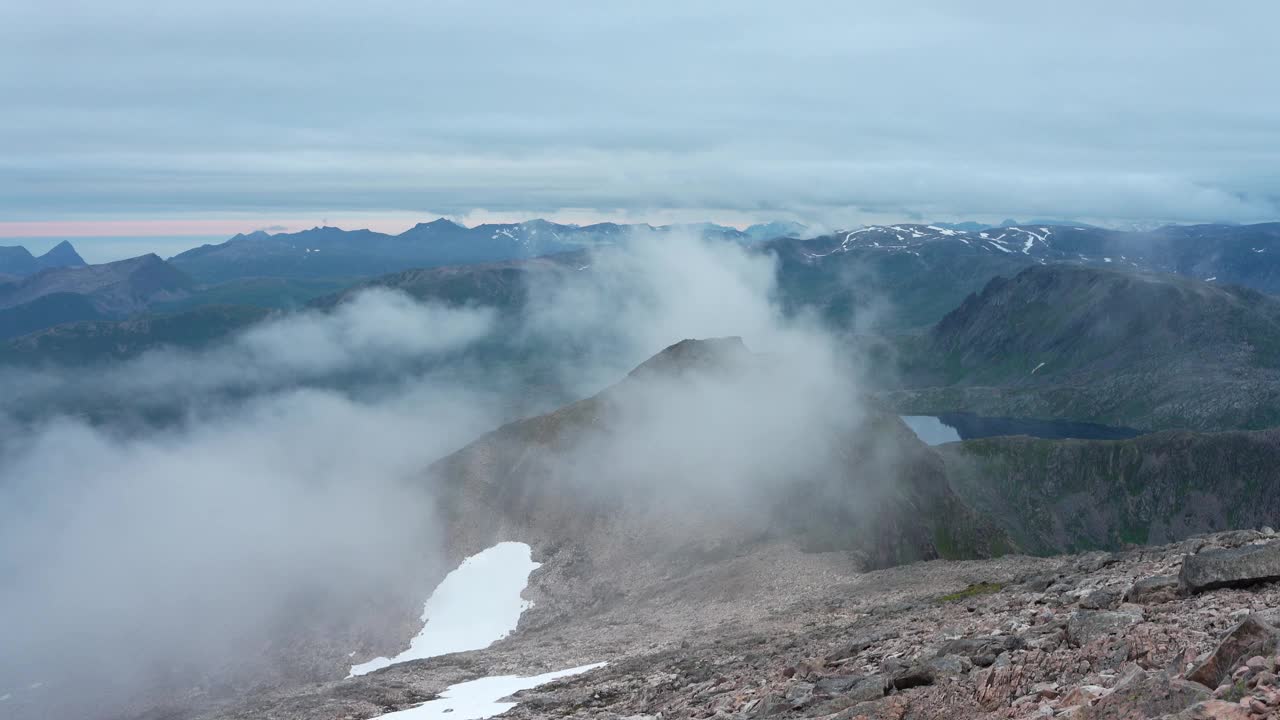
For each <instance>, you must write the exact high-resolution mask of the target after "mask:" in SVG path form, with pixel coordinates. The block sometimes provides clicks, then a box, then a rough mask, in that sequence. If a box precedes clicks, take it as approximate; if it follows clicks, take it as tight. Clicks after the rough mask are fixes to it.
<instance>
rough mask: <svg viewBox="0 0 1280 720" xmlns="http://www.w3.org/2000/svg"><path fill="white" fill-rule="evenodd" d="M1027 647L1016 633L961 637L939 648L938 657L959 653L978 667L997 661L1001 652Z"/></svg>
mask: <svg viewBox="0 0 1280 720" xmlns="http://www.w3.org/2000/svg"><path fill="white" fill-rule="evenodd" d="M1022 647H1025V643H1024V642H1023V641H1022V639H1021V638H1019V637H1017V636H1014V635H992V636H990V637H975V638H961V639H959V640H952V641H950V642H948V643H946V644H944V645H943V646H942V647H940V648H938V657H940V658H942V657H946V656H948V655H958V656H960V657H964V658H968V659H969V661H970V662H972V663H973V664H974V665H977V666H978V667H988V666H989V665H991V663H993V662H995V661H996V658H997V657H999V656H1000V653H1002V652H1005V651H1007V650H1017V649H1020V648H1022Z"/></svg>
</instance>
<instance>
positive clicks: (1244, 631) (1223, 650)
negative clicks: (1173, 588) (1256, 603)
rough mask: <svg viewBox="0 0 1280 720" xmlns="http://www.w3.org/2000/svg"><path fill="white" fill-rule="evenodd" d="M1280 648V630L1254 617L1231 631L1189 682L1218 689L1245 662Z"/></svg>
mask: <svg viewBox="0 0 1280 720" xmlns="http://www.w3.org/2000/svg"><path fill="white" fill-rule="evenodd" d="M1278 647H1280V630H1278V629H1276V628H1275V627H1274V626H1272V625H1271V624H1269V623H1267V622H1265V621H1263V620H1262V618H1260V617H1258V616H1257V615H1250V616H1249V617H1247V618H1245V619H1244V622H1242V623H1240V624H1239V625H1237V626H1235V627H1234V628H1232V629H1231V631H1230V632H1228V633H1227V634H1226V635H1225V636H1224V637H1223V638H1222V640H1221V641H1220V642H1219V643H1218V646H1217V647H1215V648H1214V649H1213V652H1211V653H1209V657H1208V658H1205V661H1204V662H1202V663H1200V664H1199V665H1198V666H1196V667H1194V668H1192V670H1191V672H1189V673H1187V679H1188V680H1192V681H1194V682H1198V683H1200V684H1201V685H1203V686H1205V687H1207V688H1216V687H1218V686H1219V685H1220V684H1222V681H1223V680H1225V679H1226V678H1228V677H1230V676H1231V672H1232V671H1233V670H1235V669H1236V667H1238V666H1239V665H1240V664H1241V663H1243V662H1245V661H1246V660H1247V659H1249V658H1251V657H1253V656H1255V655H1270V654H1274V653H1275V652H1276V649H1277V648H1278Z"/></svg>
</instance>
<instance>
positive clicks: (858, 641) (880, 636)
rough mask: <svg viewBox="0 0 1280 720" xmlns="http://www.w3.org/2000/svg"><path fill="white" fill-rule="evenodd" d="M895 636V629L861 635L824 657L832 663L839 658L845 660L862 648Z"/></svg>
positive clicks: (896, 634) (896, 635)
mask: <svg viewBox="0 0 1280 720" xmlns="http://www.w3.org/2000/svg"><path fill="white" fill-rule="evenodd" d="M896 637H898V632H897V631H895V630H890V631H885V632H878V633H871V634H868V635H861V636H858V637H856V638H854V639H853V640H851V641H849V642H848V643H845V644H844V645H842V646H841V647H840V648H839V649H837V650H835V651H834V652H831V653H829V654H828V655H827V657H826V658H825V660H826V661H827V662H828V663H833V662H836V661H839V660H847V659H848V658H851V657H854V656H856V655H857V654H858V653H860V652H862V651H863V650H866V649H868V648H870V647H873V646H875V645H877V644H879V643H882V642H884V641H885V640H892V639H894V638H896Z"/></svg>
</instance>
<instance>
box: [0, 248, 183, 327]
mask: <svg viewBox="0 0 1280 720" xmlns="http://www.w3.org/2000/svg"><path fill="white" fill-rule="evenodd" d="M192 284H193V283H192V282H191V279H190V278H188V277H187V276H186V275H184V274H183V273H181V272H180V271H178V270H177V269H176V268H174V267H173V266H172V265H170V264H169V263H166V262H165V261H164V260H161V259H160V258H159V257H157V256H156V255H154V254H151V255H143V256H141V257H136V258H130V259H128V260H117V261H116V262H111V263H103V264H101V265H84V266H81V267H62V268H53V269H49V270H42V271H40V272H38V273H36V274H34V275H31V276H29V277H26V278H23V279H22V280H20V281H18V282H15V283H10V284H8V285H5V286H0V309H4V308H12V307H16V306H18V305H22V304H24V303H29V302H31V301H33V300H35V299H37V298H40V297H43V296H45V295H50V294H53V293H75V294H77V295H85V296H87V297H89V298H90V299H91V300H92V301H93V304H94V306H95V307H96V308H98V310H100V311H101V312H103V313H104V314H108V315H126V314H129V313H132V312H137V311H138V310H142V309H145V307H146V305H147V303H149V302H151V301H153V300H156V299H159V298H165V297H176V296H179V295H181V294H183V293H185V292H187V291H189V290H190V288H191V286H192Z"/></svg>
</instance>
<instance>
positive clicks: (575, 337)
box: [0, 235, 861, 711]
mask: <svg viewBox="0 0 1280 720" xmlns="http://www.w3.org/2000/svg"><path fill="white" fill-rule="evenodd" d="M587 264H588V265H589V267H587V268H586V269H584V270H579V269H572V270H568V271H566V272H565V273H563V274H560V273H556V274H551V275H546V276H536V279H535V280H533V281H532V282H533V284H532V285H531V287H530V288H529V298H530V300H529V303H528V304H527V306H526V307H525V308H524V309H523V311H522V313H521V314H520V316H519V323H518V326H517V327H515V328H514V329H513V328H512V324H511V323H512V322H515V321H516V318H515V317H506V318H499V317H498V315H497V314H496V311H494V310H492V309H487V308H483V307H455V306H446V305H442V304H438V303H423V302H420V301H416V300H413V299H411V298H409V297H408V296H406V295H403V294H401V293H399V292H395V291H391V290H371V291H366V292H363V293H361V294H359V295H357V296H355V297H354V298H353V299H352V300H350V301H348V302H345V303H343V304H340V305H339V306H337V307H336V308H335V309H333V310H332V311H331V312H327V313H322V312H319V311H304V312H300V313H295V314H288V315H282V316H279V317H276V318H273V319H270V320H268V321H266V322H264V323H262V324H260V325H258V326H256V327H253V328H251V329H249V330H248V331H246V332H243V333H240V334H239V335H237V336H235V337H233V338H231V339H229V340H228V341H226V342H224V343H222V344H219V345H217V346H214V347H212V348H209V349H207V350H204V351H199V352H195V351H178V350H160V351H154V352H151V353H148V354H146V355H144V356H143V357H140V358H138V359H136V360H133V361H129V362H123V363H116V364H113V365H108V366H104V367H101V368H95V369H93V370H91V371H86V370H84V369H67V370H57V369H46V370H44V371H41V372H39V373H37V374H35V375H30V374H26V375H21V374H17V371H13V370H11V371H9V374H7V375H0V382H2V383H4V386H5V389H6V390H8V389H14V390H16V389H17V387H18V384H19V383H24V387H28V388H30V389H28V390H27V391H26V392H27V394H26V395H25V396H24V397H23V398H21V399H22V400H24V401H25V402H27V403H28V405H30V404H31V403H35V404H37V405H41V406H42V407H46V408H49V407H55V408H56V407H63V408H65V409H66V411H65V412H53V413H49V412H46V413H44V414H43V415H36V416H34V419H33V417H32V416H30V415H5V416H2V417H0V423H2V424H0V428H2V429H4V430H5V433H4V440H3V441H2V442H0V571H2V572H3V574H4V575H5V577H7V578H10V580H11V581H10V582H8V583H6V584H5V588H4V589H3V590H0V635H2V636H4V637H5V639H6V642H5V645H6V648H5V649H6V653H5V657H4V659H3V661H0V694H4V693H5V692H9V691H10V690H11V689H12V691H13V692H14V699H12V700H11V701H10V702H13V703H15V704H14V705H11V706H10V707H36V706H37V705H38V704H39V703H47V702H49V701H51V700H56V701H58V702H62V703H66V704H65V705H62V706H60V707H61V708H62V709H63V710H67V709H68V708H71V707H73V706H75V707H79V708H81V709H82V708H83V707H84V705H79V706H77V705H76V703H83V704H88V705H91V706H93V707H95V708H99V709H100V708H102V707H111V708H113V709H119V710H121V711H124V710H127V709H129V708H138V707H143V706H145V705H146V702H147V701H153V700H155V699H156V698H157V697H164V696H165V695H164V693H165V692H177V691H178V690H179V689H182V688H190V687H192V686H193V685H196V686H201V687H203V689H204V692H205V693H206V695H205V696H203V697H207V698H216V697H220V695H219V694H218V693H219V692H222V693H227V692H240V691H243V690H244V689H245V688H249V687H256V686H269V685H271V684H274V683H288V682H297V681H299V680H301V679H306V678H312V679H318V678H323V677H327V675H326V674H325V673H326V672H327V670H326V668H328V669H329V670H334V671H335V672H340V671H342V670H343V669H345V665H343V664H342V663H343V662H345V663H347V664H349V663H350V659H348V658H347V657H346V653H347V652H349V651H359V652H360V653H361V656H362V657H363V656H364V655H365V654H369V656H372V654H374V653H375V651H376V654H386V653H387V652H391V651H394V650H395V649H396V648H395V645H396V643H397V642H403V641H404V640H405V639H407V638H408V637H409V635H411V632H406V629H405V628H403V627H399V626H395V627H388V626H387V623H388V622H391V620H390V619H394V618H400V617H412V616H416V608H415V606H416V607H417V608H420V603H421V601H422V598H423V597H424V596H425V593H426V592H427V591H428V590H429V584H428V583H429V581H430V580H431V579H432V578H436V579H438V577H439V574H438V573H439V570H440V567H439V566H438V563H439V562H440V560H441V557H442V554H441V549H442V547H443V540H444V539H443V538H441V537H440V536H439V533H440V532H441V527H442V522H443V521H444V520H445V519H444V518H440V517H439V516H438V514H437V508H436V507H435V504H434V503H435V500H436V498H435V497H434V495H433V492H432V489H431V485H430V483H429V481H428V479H427V478H426V476H425V473H424V471H425V469H426V468H427V467H428V466H429V465H430V464H431V463H432V462H433V461H434V460H436V459H438V458H440V457H442V456H444V455H446V454H448V453H449V452H452V451H453V450H456V449H457V448H459V447H461V446H463V445H464V444H466V443H467V442H469V441H471V440H472V439H474V438H476V437H478V436H480V435H481V434H482V433H483V432H485V431H487V430H489V429H492V428H494V427H496V426H498V425H499V424H501V423H502V422H504V421H505V420H507V419H510V417H511V413H512V412H513V408H520V407H526V406H527V403H528V402H529V400H528V395H529V394H530V393H531V392H533V390H532V389H531V387H530V386H528V384H527V383H526V380H527V379H528V378H527V375H526V374H525V373H526V372H527V368H525V367H524V366H523V364H522V363H523V362H524V360H521V359H520V358H529V357H533V358H536V359H539V361H540V362H541V363H543V364H544V365H545V364H547V363H550V364H551V366H552V367H553V368H554V370H555V376H556V378H555V379H556V383H555V384H556V385H558V386H559V387H560V391H561V392H562V393H565V394H568V395H570V396H574V397H581V396H585V395H587V394H591V393H594V392H597V391H599V390H600V389H601V388H602V387H604V386H606V385H609V384H611V383H614V382H616V381H617V380H618V379H620V378H621V377H622V376H623V375H625V374H626V373H627V372H628V371H629V370H631V369H632V368H633V367H634V366H635V365H636V364H638V363H639V362H641V361H643V360H644V359H645V358H647V357H649V356H650V355H652V354H654V353H655V352H657V351H659V350H661V349H662V348H664V347H666V346H668V345H671V344H673V343H676V342H678V341H680V340H683V339H685V338H689V337H718V336H726V335H739V336H742V337H743V338H744V340H745V341H746V342H747V343H748V345H749V346H750V347H752V348H753V349H755V350H759V351H767V352H768V353H769V357H770V358H771V359H770V360H769V362H770V363H774V364H775V365H774V366H773V368H774V371H766V370H763V369H761V368H762V367H765V366H758V367H756V368H755V369H743V372H740V373H739V372H735V373H727V374H724V375H723V376H720V377H717V378H713V379H712V380H711V381H709V382H700V383H698V384H696V385H694V386H687V385H682V384H680V383H679V382H677V383H676V384H674V385H673V384H670V383H668V382H666V381H663V380H661V379H657V378H655V379H650V380H647V381H644V382H638V383H637V382H632V383H628V388H629V389H627V390H626V393H627V400H626V403H625V407H626V414H625V415H624V416H622V417H620V418H619V423H618V424H617V426H616V432H614V433H612V434H609V435H606V436H602V437H593V438H590V439H588V441H586V442H585V443H584V444H582V445H580V446H579V447H577V448H576V449H575V450H574V452H573V453H572V455H571V456H569V457H566V458H562V461H563V462H565V463H568V466H571V467H578V468H581V469H583V472H582V473H580V474H579V475H577V477H579V478H580V479H581V480H582V481H583V482H588V481H590V479H591V478H595V479H596V480H597V481H599V480H602V478H600V477H599V476H598V474H593V472H594V471H593V472H587V470H588V468H592V467H594V468H596V470H598V468H599V465H593V464H592V463H593V461H594V460H598V459H599V458H601V457H605V456H607V457H608V458H609V467H611V468H612V469H613V471H614V472H613V474H612V475H611V477H612V478H613V479H614V480H616V481H619V482H630V481H634V482H635V483H637V484H638V483H640V482H641V481H642V480H643V479H644V478H650V477H661V478H667V479H671V480H672V481H673V483H675V482H676V481H679V480H680V479H682V478H683V479H685V480H686V482H684V483H683V484H672V485H671V486H670V487H667V488H665V489H664V488H663V486H662V485H661V483H659V484H656V485H654V487H655V488H657V489H658V490H659V491H661V492H671V493H673V494H675V495H678V494H681V493H683V494H688V496H689V497H696V498H698V499H700V504H694V505H692V506H691V507H699V508H703V509H706V508H708V507H710V506H709V505H707V503H706V502H705V501H708V500H713V499H714V498H716V497H724V496H726V495H731V494H736V497H738V498H739V499H740V503H739V504H740V505H741V506H742V507H743V508H744V509H745V510H750V511H758V510H759V509H760V507H761V506H760V504H759V503H760V502H761V499H762V498H763V497H765V495H761V494H750V493H743V492H741V490H742V487H743V484H744V483H745V484H746V485H749V486H759V487H763V488H769V487H771V486H770V485H769V483H770V482H774V483H782V482H784V481H785V479H786V478H788V477H792V476H794V475H797V474H799V475H803V474H805V473H810V474H812V472H813V471H814V469H815V468H819V467H823V466H824V465H825V464H826V463H829V462H830V461H831V457H832V455H831V452H832V450H833V448H831V447H830V446H828V445H827V444H825V443H826V442H827V440H825V439H823V438H827V437H829V435H828V434H813V433H811V432H810V429H812V428H813V427H815V426H817V427H822V428H824V429H825V430H824V433H825V432H830V431H834V430H836V429H839V428H841V427H851V426H852V425H851V424H853V423H856V422H857V421H858V420H859V413H860V411H861V410H860V406H859V404H858V403H857V401H856V387H857V379H856V378H857V374H856V372H854V370H855V368H854V367H853V366H852V365H851V364H850V363H849V359H848V358H846V357H844V356H843V355H842V353H841V349H840V346H839V345H838V344H837V343H836V342H834V340H833V339H832V338H830V337H829V336H827V335H826V334H825V333H824V332H823V330H822V329H821V327H820V326H819V325H817V324H816V323H813V322H810V321H809V320H808V319H807V318H805V317H803V316H801V317H789V316H787V315H785V314H784V313H783V312H782V311H781V310H780V309H779V307H778V305H777V303H776V301H775V296H776V278H775V273H776V268H775V264H774V261H773V259H772V258H771V257H770V256H768V255H763V254H759V253H756V252H752V251H749V250H747V249H744V248H742V247H739V246H737V245H734V244H731V243H728V242H714V241H705V240H701V239H697V238H694V237H680V236H674V237H660V236H651V235H644V236H640V237H636V238H633V239H632V241H631V242H628V243H624V244H623V245H622V246H620V247H617V248H610V249H605V250H601V251H599V252H597V253H595V254H594V255H593V256H592V257H591V258H590V259H589V261H588V262H587ZM481 345H485V346H487V347H489V351H490V352H493V348H495V347H498V348H502V349H503V350H502V352H500V353H499V355H500V357H499V358H498V359H497V360H494V359H493V358H490V359H488V360H486V361H484V362H483V363H481V364H480V365H478V366H477V365H476V363H477V360H476V357H477V356H476V355H474V354H473V353H472V351H473V350H475V349H476V348H477V347H478V346H481ZM503 353H507V354H503ZM779 369H781V372H776V371H777V370H779ZM780 378H781V379H780ZM833 399H834V400H835V401H834V402H833ZM54 400H57V401H58V402H63V403H69V404H64V405H59V404H57V402H54ZM77 401H78V402H79V403H81V404H88V405H90V406H93V407H95V408H97V412H95V413H90V417H95V418H97V420H95V421H90V420H87V419H84V417H83V416H82V415H81V414H78V413H75V412H72V410H73V409H74V408H75V407H76V404H75V403H76V402H77ZM103 407H108V408H110V412H107V413H105V414H103V412H101V409H102V408H103ZM157 408H163V409H164V410H165V412H163V413H160V412H159V411H158V410H157ZM157 414H158V417H157ZM135 415H136V416H137V417H138V418H141V420H140V421H139V422H130V421H124V420H122V419H121V418H130V417H133V416H135ZM103 417H105V418H107V420H106V421H103V420H102V418H103ZM689 479H692V480H689ZM772 487H773V488H774V489H777V487H779V486H778V485H774V486H772ZM735 488H736V490H735ZM766 495H767V493H766ZM770 497H772V496H771V495H770ZM731 517H738V518H741V517H743V516H742V515H740V514H739V515H732V516H731ZM48 618H57V619H58V621H57V622H56V623H50V622H47V619H48ZM304 620H305V621H306V622H303V621H304ZM125 648H127V650H125ZM316 658H329V659H330V660H333V659H334V658H337V660H339V661H341V662H335V663H333V668H329V666H327V665H325V664H323V663H320V664H317V663H318V662H319V661H317V660H315V659H316ZM308 663H311V664H308ZM309 673H310V674H309ZM229 682H230V683H231V685H227V683H229ZM35 683H44V685H43V686H42V687H43V688H45V689H44V690H43V692H44V693H46V694H44V695H41V694H40V692H39V691H37V690H31V689H24V688H29V687H30V686H31V685H33V684H35ZM215 687H221V688H223V689H222V690H221V691H218V690H216V689H215ZM22 703H28V704H22ZM139 703H141V704H139Z"/></svg>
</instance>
